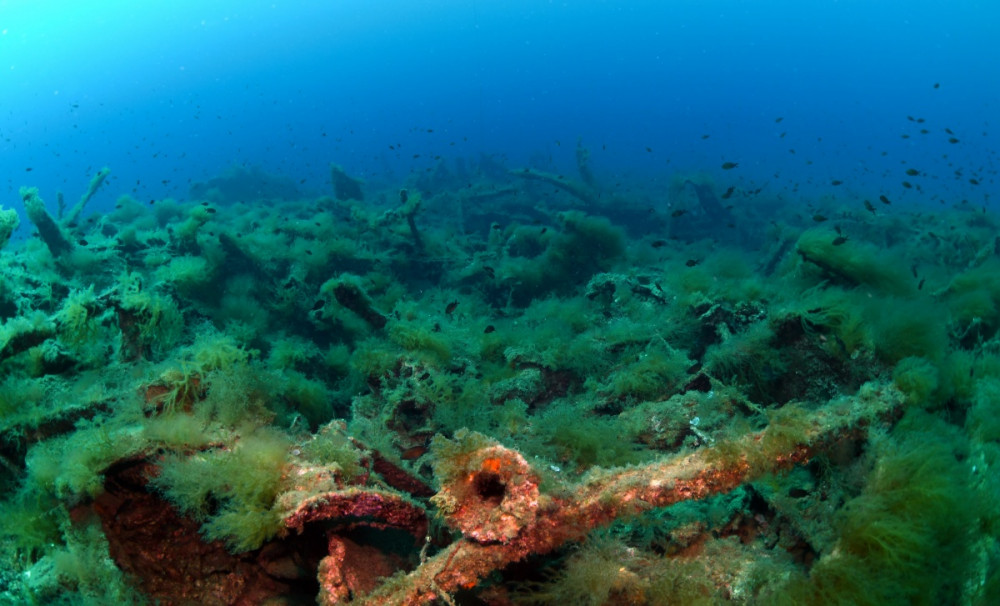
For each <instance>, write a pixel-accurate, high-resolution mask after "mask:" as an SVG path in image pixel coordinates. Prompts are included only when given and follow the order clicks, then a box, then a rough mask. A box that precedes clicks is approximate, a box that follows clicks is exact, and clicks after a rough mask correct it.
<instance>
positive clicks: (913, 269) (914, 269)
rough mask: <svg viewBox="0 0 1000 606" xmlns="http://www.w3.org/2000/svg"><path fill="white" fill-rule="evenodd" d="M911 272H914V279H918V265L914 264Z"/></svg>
mask: <svg viewBox="0 0 1000 606" xmlns="http://www.w3.org/2000/svg"><path fill="white" fill-rule="evenodd" d="M910 271H911V272H913V277H914V278H916V277H917V264H916V263H914V264H913V265H911V266H910Z"/></svg>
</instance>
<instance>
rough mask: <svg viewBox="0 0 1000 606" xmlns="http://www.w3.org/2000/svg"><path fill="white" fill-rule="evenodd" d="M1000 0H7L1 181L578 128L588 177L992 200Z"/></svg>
mask: <svg viewBox="0 0 1000 606" xmlns="http://www.w3.org/2000/svg"><path fill="white" fill-rule="evenodd" d="M998 17H1000V6H998V5H996V4H995V3H989V2H972V1H931V0H916V1H913V0H910V1H901V0H900V1H897V0H865V1H862V0H853V1H840V2H837V1H806V2H804V1H801V0H796V1H789V0H780V1H775V0H770V1H767V2H746V1H736V0H729V1H724V0H708V1H706V0H699V1H693V0H691V1H677V0H671V1H663V0H660V1H658V2H649V1H641V2H628V3H622V2H598V1H575V2H538V1H525V0H507V1H504V2H499V1H493V2H488V1H470V0H461V1H460V0H430V1H421V2H412V1H405V2H404V1H400V0H394V1H380V2H364V1H358V0H349V1H336V2H334V1H330V0H325V1H312V0H310V1H295V2H258V1H249V2H248V1H239V2H233V1H230V0H212V1H211V2H203V1H201V2H194V1H190V0H175V1H172V2H159V1H156V2H134V1H124V0H116V1H107V2H100V3H90V2H79V1H56V0H50V1H28V0H3V1H0V78H2V80H0V150H2V153H0V178H2V183H0V188H2V190H0V191H2V196H0V203H3V204H5V205H6V206H7V207H11V206H14V207H20V204H18V203H17V195H16V192H17V188H18V187H20V186H22V185H34V186H38V187H39V188H40V189H41V193H42V195H43V197H46V198H47V199H52V198H53V197H54V192H55V191H56V190H61V191H65V192H66V194H67V195H68V196H69V198H70V199H74V198H73V197H74V196H76V195H78V194H79V193H82V190H83V189H84V187H85V185H86V182H87V180H88V179H89V178H90V177H91V176H92V175H93V173H94V172H95V171H96V170H97V169H98V168H99V167H101V166H105V165H106V166H109V167H110V168H111V169H112V175H113V177H112V180H111V182H110V183H111V186H110V187H105V189H104V190H102V192H101V193H100V195H99V196H98V198H96V199H95V200H94V202H93V205H94V206H95V207H96V206H98V205H111V204H112V203H113V201H114V198H115V197H117V196H118V195H120V194H122V193H132V195H134V196H135V197H137V198H139V199H145V198H149V199H153V198H157V199H158V198H163V197H168V196H170V197H175V198H179V199H185V198H187V197H188V188H189V186H190V184H191V183H192V182H195V181H198V180H204V179H207V178H210V177H212V176H214V175H217V174H219V173H221V172H222V171H224V170H225V169H226V168H228V167H230V166H232V165H234V164H240V165H248V166H259V167H262V168H264V169H265V170H267V171H270V172H274V173H278V174H282V175H286V176H288V177H291V178H293V179H294V180H295V181H296V182H298V181H302V180H304V181H303V182H302V188H303V189H304V190H305V191H308V192H322V193H326V192H328V191H329V185H328V178H329V177H328V171H327V167H328V164H329V163H330V162H336V163H338V164H341V165H343V166H344V167H345V168H346V169H347V170H348V172H350V173H352V174H356V175H359V176H362V177H364V178H365V179H367V180H369V181H372V182H379V183H389V184H392V183H396V184H398V183H401V182H402V181H404V180H405V179H406V177H407V175H408V173H410V172H412V171H415V172H420V171H424V170H426V169H427V168H429V167H432V166H434V165H435V164H436V162H437V160H436V159H435V158H436V157H437V156H441V157H443V158H446V159H452V158H456V157H477V156H478V155H479V154H480V153H487V154H495V155H497V156H498V157H500V156H502V157H505V158H506V159H507V164H508V166H520V165H525V164H528V163H529V162H530V161H531V160H532V158H534V159H535V160H536V162H537V159H538V158H545V159H546V161H547V162H550V163H551V165H552V166H555V167H562V168H566V169H570V168H571V167H572V166H573V164H574V159H573V149H574V148H575V146H576V143H577V141H578V140H579V141H582V142H583V144H584V145H586V146H587V147H588V148H590V149H591V151H592V153H593V156H592V166H593V167H594V169H595V170H596V171H598V173H599V174H601V175H602V176H604V178H605V180H606V181H610V178H625V177H629V178H635V179H639V180H641V181H642V182H644V183H647V184H649V183H655V182H656V181H657V180H665V179H666V178H667V177H668V176H669V175H670V174H672V173H674V172H676V171H705V172H709V173H715V174H716V176H717V177H718V178H719V179H722V178H723V177H724V178H725V179H726V180H727V182H731V183H733V184H736V185H738V186H742V187H751V186H755V187H761V186H763V187H765V191H766V192H769V193H770V194H771V195H774V196H782V197H793V193H792V192H793V191H797V193H796V194H794V196H795V197H799V198H802V199H806V198H808V196H818V195H823V194H827V193H831V192H833V193H841V194H845V195H854V196H858V197H873V196H877V195H878V194H879V193H881V194H885V195H887V196H889V197H890V198H891V199H892V200H893V201H894V203H895V204H904V203H907V202H909V203H913V204H940V203H946V204H952V203H957V202H960V201H961V200H968V201H969V202H971V203H973V204H976V205H980V204H988V203H989V193H990V191H991V190H995V187H996V181H995V171H996V167H997V155H996V143H995V142H996V137H997V134H996V133H995V132H994V130H993V128H994V124H992V120H994V119H995V116H996V114H997V109H998V98H1000V78H997V77H996V68H995V59H996V53H995V51H994V50H993V49H994V48H995V45H994V43H993V41H992V39H991V35H992V29H991V28H992V25H991V24H994V23H996V20H997V18H998ZM908 116H909V117H912V118H913V119H914V120H909V119H908ZM779 118H780V119H781V120H780V122H779V121H778V119H779ZM917 119H923V120H925V122H923V123H919V122H917V121H916V120H917ZM946 128H947V129H950V130H951V131H952V133H953V135H950V134H948V133H946V132H945V130H944V129H946ZM921 129H926V130H927V131H928V132H927V133H926V134H921V132H920V131H921ZM904 135H908V136H909V138H903V136H904ZM951 137H954V138H955V139H958V141H959V142H958V143H954V144H952V143H949V142H948V139H949V138H951ZM723 162H736V163H738V164H739V166H738V167H737V169H735V170H732V171H729V172H726V173H723V172H722V171H721V170H720V166H721V164H722V163H723ZM907 167H915V168H917V169H919V170H920V171H921V173H923V174H922V175H921V176H920V177H919V178H917V179H910V181H914V182H915V184H919V185H920V190H919V191H918V190H916V189H904V188H903V187H902V186H901V184H900V183H901V181H902V180H905V179H906V177H905V176H903V174H904V171H905V169H906V168H907ZM956 170H960V171H961V175H956V174H955V171H956ZM969 178H976V179H977V180H979V181H980V185H979V186H976V185H973V184H971V183H969V181H968V179H969ZM831 180H840V181H843V182H844V183H843V185H842V186H841V188H840V189H837V190H831V188H830V185H829V184H830V181H831ZM23 229H26V228H24V227H22V230H23Z"/></svg>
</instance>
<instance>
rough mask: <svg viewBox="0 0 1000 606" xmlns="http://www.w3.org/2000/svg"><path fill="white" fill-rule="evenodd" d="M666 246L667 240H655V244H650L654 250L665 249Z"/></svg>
mask: <svg viewBox="0 0 1000 606" xmlns="http://www.w3.org/2000/svg"><path fill="white" fill-rule="evenodd" d="M666 245H667V241H666V240H653V242H652V243H651V244H650V246H652V247H653V248H663V247H664V246H666Z"/></svg>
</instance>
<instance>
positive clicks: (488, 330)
mask: <svg viewBox="0 0 1000 606" xmlns="http://www.w3.org/2000/svg"><path fill="white" fill-rule="evenodd" d="M496 329H497V328H496V326H493V325H492V324H489V325H487V326H486V328H484V329H483V334H485V335H488V334H490V333H491V332H493V331H495V330H496Z"/></svg>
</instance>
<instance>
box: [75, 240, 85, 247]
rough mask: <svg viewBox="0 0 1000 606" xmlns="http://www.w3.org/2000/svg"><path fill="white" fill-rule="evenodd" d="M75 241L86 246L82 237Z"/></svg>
mask: <svg viewBox="0 0 1000 606" xmlns="http://www.w3.org/2000/svg"><path fill="white" fill-rule="evenodd" d="M76 242H77V244H79V245H80V246H86V245H87V241H86V240H84V239H83V238H80V239H79V240H77V241H76Z"/></svg>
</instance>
